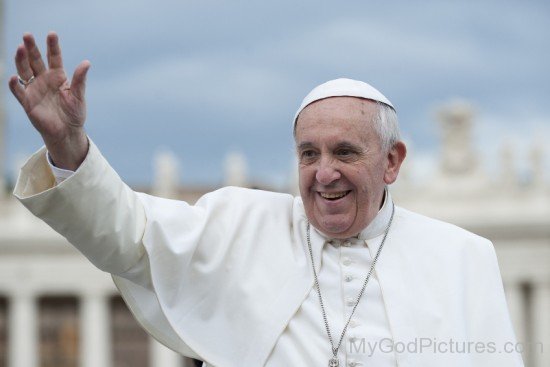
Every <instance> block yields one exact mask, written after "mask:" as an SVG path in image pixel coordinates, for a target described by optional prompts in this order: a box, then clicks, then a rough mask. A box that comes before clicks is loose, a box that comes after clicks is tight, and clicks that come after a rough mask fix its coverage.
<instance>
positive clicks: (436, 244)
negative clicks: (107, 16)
mask: <svg viewBox="0 0 550 367" xmlns="http://www.w3.org/2000/svg"><path fill="white" fill-rule="evenodd" d="M47 60H48V61H47V65H45V63H44V61H43V60H42V56H41V54H40V51H39V50H38V48H37V46H36V44H35V40H34V38H33V36H32V35H31V34H25V35H24V36H23V44H22V45H21V46H19V47H18V49H17V52H16V56H15V64H16V67H17V73H18V75H16V76H13V77H12V78H11V79H10V81H9V86H10V89H11V91H12V92H13V94H14V96H15V97H16V98H17V100H18V101H19V102H20V104H21V106H22V107H23V109H24V110H25V112H26V113H27V115H28V117H29V120H30V121H31V122H32V124H33V125H34V127H35V128H36V130H37V131H38V132H39V133H40V135H41V136H42V138H43V140H44V143H45V147H43V148H42V149H40V150H39V151H38V152H37V153H35V154H34V155H33V156H32V157H31V158H30V159H29V160H28V161H27V163H26V164H25V166H24V167H23V168H22V170H21V174H20V176H19V179H18V181H17V184H16V187H15V191H14V194H15V195H16V196H17V197H18V198H19V200H21V202H22V203H23V204H24V205H25V206H26V207H27V208H28V209H29V210H30V211H31V212H32V213H33V214H35V215H36V216H38V217H39V218H41V219H42V220H44V221H45V222H46V223H48V224H49V225H50V226H51V227H52V228H53V229H54V230H56V231H58V232H59V233H61V234H62V235H63V236H65V237H66V238H67V239H68V240H69V242H71V243H72V244H73V245H74V246H75V247H76V248H77V249H78V250H79V251H81V252H82V253H83V254H84V255H85V256H86V257H87V258H88V259H89V260H90V261H91V262H92V263H93V264H95V265H96V266H97V267H98V268H99V269H101V270H103V271H106V272H109V273H111V274H112V276H113V280H114V282H115V283H116V285H117V287H118V288H119V290H120V292H121V294H122V296H123V298H124V300H125V301H126V303H127V304H128V306H129V308H130V309H131V311H132V312H133V314H134V315H135V317H136V319H137V320H138V321H139V322H140V323H141V325H142V326H143V327H144V328H145V329H146V330H147V331H148V332H149V333H150V334H151V335H152V336H153V337H155V338H156V339H157V340H159V341H160V342H161V343H163V344H165V345H166V346H168V347H170V348H171V349H173V350H175V351H176V352H178V353H181V354H183V355H187V356H191V357H194V358H198V359H200V360H203V361H205V365H206V366H298V365H302V366H323V365H324V366H344V365H347V366H367V365H370V366H377V367H386V366H419V367H420V366H422V367H425V366H456V367H459V366H460V367H465V366H476V367H482V366H483V367H485V366H522V365H523V363H522V361H521V357H520V356H519V354H518V353H516V352H514V348H513V346H514V345H515V343H516V341H515V337H514V333H513V331H512V327H511V323H510V318H509V315H508V310H507V307H506V302H505V298H504V292H503V287H502V281H501V278H500V272H499V268H498V264H497V260H496V256H495V252H494V249H493V246H492V244H491V242H490V241H488V240H486V239H484V238H481V237H479V236H477V235H475V234H472V233H470V232H467V231H465V230H463V229H461V228H458V227H456V226H453V225H451V224H448V223H444V222H440V221H437V220H434V219H430V218H427V217H424V216H422V215H419V214H416V213H413V212H410V211H408V210H406V209H403V208H401V207H399V206H396V205H395V204H394V202H393V200H392V198H391V195H390V192H389V191H388V185H390V184H392V183H393V182H395V180H396V179H397V177H398V174H399V169H400V166H401V164H402V162H403V160H404V159H405V156H406V147H405V144H404V143H403V142H402V141H401V140H400V136H399V128H398V121H397V115H396V112H395V109H394V106H393V105H392V103H391V102H390V101H389V100H388V99H387V98H386V97H385V96H384V95H383V94H382V93H380V92H379V91H378V90H376V89H375V88H373V87H372V86H370V85H369V84H367V83H364V82H360V81H356V80H351V79H336V80H331V81H328V82H326V83H324V84H321V85H320V86H317V87H316V88H314V89H313V90H312V91H311V92H310V93H309V94H308V95H307V96H306V97H305V99H304V100H303V102H302V104H301V105H300V107H299V109H298V112H297V113H296V117H295V119H294V121H293V123H292V130H293V134H294V138H295V145H296V154H297V156H298V160H299V177H300V179H299V182H300V195H301V196H300V197H292V196H291V195H288V194H281V193H272V192H265V191H260V190H248V189H243V188H237V187H227V188H222V189H220V190H217V191H214V192H211V193H208V194H206V195H204V196H203V197H202V198H200V199H199V200H198V202H197V203H196V204H195V205H189V204H187V203H185V202H181V201H175V200H167V199H162V198H157V197H153V196H150V195H147V194H144V193H138V192H134V191H133V190H131V189H130V188H129V187H128V186H127V185H125V184H124V183H123V182H122V181H121V179H120V178H119V176H118V175H117V174H116V172H114V170H113V169H112V168H111V167H110V166H109V164H108V163H107V161H106V160H105V159H104V158H103V156H102V155H101V153H100V151H99V149H98V148H97V146H96V145H95V144H94V143H93V141H92V140H91V139H90V138H89V137H88V136H87V134H86V132H85V130H84V122H85V118H86V103H85V81H86V74H87V72H88V70H89V68H90V63H89V62H88V61H84V62H82V63H81V64H80V65H78V67H77V68H76V70H75V72H74V74H73V76H72V79H71V80H70V81H69V79H68V78H67V76H66V74H65V71H64V68H63V62H62V56H61V50H60V47H59V42H58V37H57V35H56V34H55V33H50V34H48V37H47Z"/></svg>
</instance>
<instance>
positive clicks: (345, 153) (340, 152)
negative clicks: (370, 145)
mask: <svg viewBox="0 0 550 367" xmlns="http://www.w3.org/2000/svg"><path fill="white" fill-rule="evenodd" d="M353 154H355V152H354V151H353V150H351V149H347V148H344V149H338V150H337V151H336V155H337V156H339V157H343V158H346V157H350V156H352V155H353Z"/></svg>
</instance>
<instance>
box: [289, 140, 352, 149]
mask: <svg viewBox="0 0 550 367" xmlns="http://www.w3.org/2000/svg"><path fill="white" fill-rule="evenodd" d="M308 148H314V145H313V143H311V142H309V141H304V142H302V143H300V144H298V146H297V147H296V149H298V150H303V149H308ZM336 148H346V149H351V150H361V149H360V148H359V147H358V146H357V145H356V144H353V143H350V142H349V141H342V142H340V143H338V144H336Z"/></svg>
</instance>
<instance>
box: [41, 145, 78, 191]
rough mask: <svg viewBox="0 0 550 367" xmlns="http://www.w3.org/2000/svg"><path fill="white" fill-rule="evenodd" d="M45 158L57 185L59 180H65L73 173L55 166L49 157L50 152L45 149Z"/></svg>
mask: <svg viewBox="0 0 550 367" xmlns="http://www.w3.org/2000/svg"><path fill="white" fill-rule="evenodd" d="M46 160H47V161H48V165H49V166H50V168H51V170H52V174H53V177H55V183H56V184H58V185H59V184H60V183H61V182H63V181H65V180H66V179H68V178H69V177H71V176H72V175H73V173H74V171H71V170H68V169H63V168H59V167H56V166H55V165H54V164H53V162H52V157H50V153H48V152H47V151H46Z"/></svg>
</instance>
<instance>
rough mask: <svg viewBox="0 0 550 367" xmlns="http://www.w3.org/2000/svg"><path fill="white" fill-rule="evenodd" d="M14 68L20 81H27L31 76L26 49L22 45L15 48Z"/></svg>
mask: <svg viewBox="0 0 550 367" xmlns="http://www.w3.org/2000/svg"><path fill="white" fill-rule="evenodd" d="M15 67H16V68H17V74H19V76H20V77H21V79H23V80H29V79H30V78H31V77H32V76H33V72H32V69H31V66H30V64H29V57H28V55H27V49H26V48H25V46H24V45H19V47H17V51H16V52H15Z"/></svg>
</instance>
